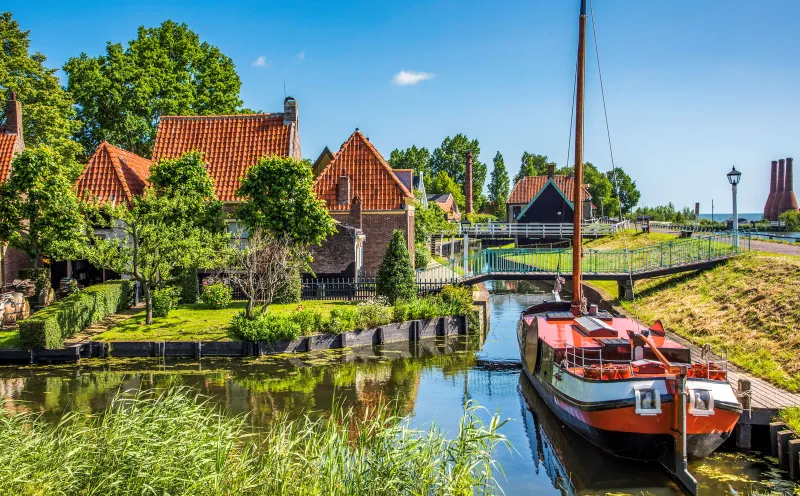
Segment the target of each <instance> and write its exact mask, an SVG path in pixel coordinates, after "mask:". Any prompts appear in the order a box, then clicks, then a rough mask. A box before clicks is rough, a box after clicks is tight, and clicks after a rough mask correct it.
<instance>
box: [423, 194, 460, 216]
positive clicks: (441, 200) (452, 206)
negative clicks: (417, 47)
mask: <svg viewBox="0 0 800 496" xmlns="http://www.w3.org/2000/svg"><path fill="white" fill-rule="evenodd" d="M428 203H435V204H436V205H438V206H439V208H441V209H442V210H444V213H445V215H446V216H447V220H449V221H453V222H458V221H460V220H461V212H459V211H458V205H457V204H456V200H455V198H453V194H452V193H442V194H439V193H437V194H432V195H428Z"/></svg>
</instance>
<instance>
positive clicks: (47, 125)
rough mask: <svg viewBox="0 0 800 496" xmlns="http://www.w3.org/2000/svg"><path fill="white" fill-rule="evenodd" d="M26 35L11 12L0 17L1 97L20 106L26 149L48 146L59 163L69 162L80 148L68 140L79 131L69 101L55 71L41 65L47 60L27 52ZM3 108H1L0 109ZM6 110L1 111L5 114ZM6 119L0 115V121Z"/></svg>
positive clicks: (28, 47)
mask: <svg viewBox="0 0 800 496" xmlns="http://www.w3.org/2000/svg"><path fill="white" fill-rule="evenodd" d="M28 34H29V31H22V30H20V28H19V24H18V23H17V21H15V20H13V19H12V16H11V13H10V12H4V13H2V14H0V39H2V40H3V42H2V44H0V95H2V99H3V100H7V99H8V97H9V96H10V93H11V92H15V93H16V94H17V99H18V100H19V101H20V102H21V103H22V106H23V112H24V115H25V118H24V119H23V121H22V125H23V130H22V134H23V136H24V138H25V144H26V145H27V146H28V147H33V146H36V145H48V146H50V147H51V148H52V149H53V150H54V151H55V152H56V153H57V154H58V155H60V156H61V159H62V160H71V159H74V158H75V155H76V154H77V153H79V152H80V150H81V147H80V145H79V144H78V143H75V142H74V141H72V140H71V139H70V138H71V136H72V135H73V134H74V133H75V132H76V131H77V130H78V129H79V128H80V123H79V122H78V121H76V120H74V119H75V108H74V102H73V100H72V97H71V96H70V95H69V93H67V92H66V91H64V89H63V88H61V84H60V83H59V80H58V76H56V69H50V68H48V67H46V66H45V65H44V63H45V61H46V60H47V58H46V57H45V56H44V55H42V54H41V53H38V52H36V53H33V54H31V53H30V52H29V49H30V40H29V39H28ZM0 107H2V105H0ZM4 112H5V108H4V107H3V108H0V113H4ZM2 119H5V115H0V120H2Z"/></svg>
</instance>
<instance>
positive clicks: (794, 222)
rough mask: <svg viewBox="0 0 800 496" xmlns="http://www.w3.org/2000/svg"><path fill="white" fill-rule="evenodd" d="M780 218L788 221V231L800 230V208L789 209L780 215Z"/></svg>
mask: <svg viewBox="0 0 800 496" xmlns="http://www.w3.org/2000/svg"><path fill="white" fill-rule="evenodd" d="M778 220H782V221H783V222H785V223H786V230H787V231H800V210H789V211H786V212H784V213H782V214H780V215H779V216H778Z"/></svg>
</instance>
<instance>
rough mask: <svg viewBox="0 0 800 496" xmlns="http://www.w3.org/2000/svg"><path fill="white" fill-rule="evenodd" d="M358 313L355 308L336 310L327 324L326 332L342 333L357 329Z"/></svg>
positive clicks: (332, 312) (332, 311)
mask: <svg viewBox="0 0 800 496" xmlns="http://www.w3.org/2000/svg"><path fill="white" fill-rule="evenodd" d="M357 324H358V311H357V310H356V309H355V308H353V307H342V308H334V309H333V310H331V314H330V317H328V321H327V322H326V323H325V327H324V330H325V331H326V332H332V333H340V332H347V331H352V330H353V329H356V328H357Z"/></svg>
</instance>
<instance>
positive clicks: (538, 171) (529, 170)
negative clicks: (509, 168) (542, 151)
mask: <svg viewBox="0 0 800 496" xmlns="http://www.w3.org/2000/svg"><path fill="white" fill-rule="evenodd" d="M550 165H553V166H555V165H556V164H555V162H551V161H550V160H549V159H548V158H547V156H546V155H536V154H533V153H528V152H522V163H521V165H520V168H519V172H517V175H516V176H515V177H514V184H517V183H518V182H520V180H522V178H523V177H526V176H544V175H546V174H547V168H548V167H549V166H550Z"/></svg>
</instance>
